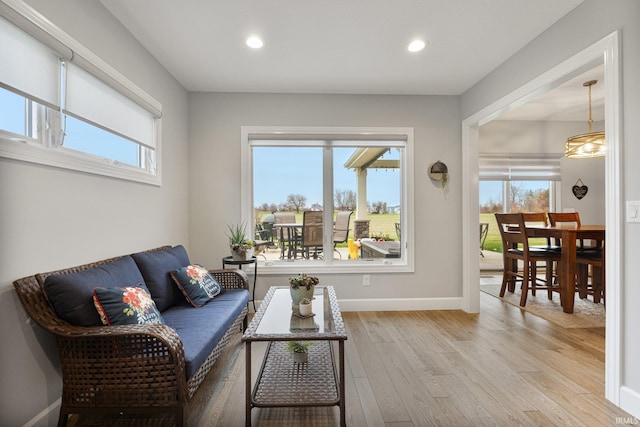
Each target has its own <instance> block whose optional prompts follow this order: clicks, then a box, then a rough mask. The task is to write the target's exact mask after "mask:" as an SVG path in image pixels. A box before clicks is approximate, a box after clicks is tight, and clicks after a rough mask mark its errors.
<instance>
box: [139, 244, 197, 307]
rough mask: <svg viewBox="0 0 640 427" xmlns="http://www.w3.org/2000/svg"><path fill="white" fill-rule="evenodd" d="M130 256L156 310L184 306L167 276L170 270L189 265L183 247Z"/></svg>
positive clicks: (176, 288) (182, 300) (177, 290)
mask: <svg viewBox="0 0 640 427" xmlns="http://www.w3.org/2000/svg"><path fill="white" fill-rule="evenodd" d="M131 256H132V257H133V259H134V260H135V262H136V264H137V265H138V268H140V271H141V272H142V276H143V277H144V282H145V284H146V285H147V288H149V292H151V297H152V298H153V300H154V301H155V303H156V307H158V310H160V311H165V310H166V309H168V308H169V307H173V306H174V305H176V304H181V303H182V304H184V297H183V296H182V294H181V292H180V289H178V287H177V286H176V285H175V284H174V283H173V279H172V278H171V275H170V274H169V272H170V271H171V270H175V269H176V268H181V267H185V266H187V265H189V264H190V263H189V256H188V255H187V251H186V249H185V248H184V246H182V245H178V246H174V247H172V248H167V249H161V250H157V251H151V252H139V253H135V254H133V255H131Z"/></svg>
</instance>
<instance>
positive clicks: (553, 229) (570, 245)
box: [527, 224, 605, 313]
mask: <svg viewBox="0 0 640 427" xmlns="http://www.w3.org/2000/svg"><path fill="white" fill-rule="evenodd" d="M527 234H528V236H529V237H546V238H554V239H560V242H561V246H562V255H561V258H560V261H559V264H560V266H559V267H560V268H559V269H558V270H559V277H558V282H559V285H560V302H561V304H562V310H563V311H564V312H565V313H573V305H574V299H575V290H576V279H575V277H576V255H577V244H576V241H578V240H582V239H592V240H598V241H601V242H604V240H605V226H604V225H581V226H578V225H576V224H556V225H555V226H544V225H527ZM602 251H603V252H602V257H603V259H604V245H603V249H602Z"/></svg>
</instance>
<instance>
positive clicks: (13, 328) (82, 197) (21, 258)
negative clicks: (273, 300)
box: [0, 0, 188, 426]
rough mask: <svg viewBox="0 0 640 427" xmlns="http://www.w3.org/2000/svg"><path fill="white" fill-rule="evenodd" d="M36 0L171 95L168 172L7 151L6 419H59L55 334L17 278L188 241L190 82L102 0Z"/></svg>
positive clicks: (165, 151)
mask: <svg viewBox="0 0 640 427" xmlns="http://www.w3.org/2000/svg"><path fill="white" fill-rule="evenodd" d="M29 4H30V5H32V6H33V7H35V8H36V9H37V10H38V11H40V12H41V13H43V14H45V15H46V16H47V17H48V18H49V19H50V20H51V21H52V22H54V23H55V24H56V25H58V26H59V27H61V28H62V29H63V30H65V31H66V32H68V33H69V34H70V35H71V36H73V37H74V38H76V39H77V40H78V41H80V42H81V43H82V44H84V45H85V47H87V48H89V49H90V50H92V51H93V52H94V53H95V54H97V55H98V56H100V57H101V58H102V59H104V60H105V61H107V62H108V63H109V64H110V65H112V66H113V67H114V68H116V69H117V70H118V71H120V72H121V73H123V74H124V75H125V76H126V77H127V78H129V79H130V80H132V81H133V82H134V83H136V84H137V85H139V86H140V87H142V88H143V89H144V90H145V91H147V92H148V93H149V94H150V95H151V96H153V97H155V98H156V99H157V100H158V101H160V102H161V103H162V105H163V109H164V115H163V117H164V118H163V123H162V130H163V140H162V161H163V178H164V181H163V185H162V187H154V186H150V185H142V184H136V183H132V182H126V181H120V180H116V179H110V178H105V177H100V176H95V175H89V174H84V173H76V172H71V171H67V170H62V169H55V168H51V167H44V166H38V165H34V164H28V163H22V162H19V161H13V160H7V159H0V313H2V321H1V322H0V341H1V342H2V345H0V378H1V380H0V414H1V415H0V419H1V420H0V424H1V425H6V426H19V425H23V424H25V423H27V422H35V425H37V426H45V425H55V424H56V422H57V416H58V409H59V407H58V406H57V404H56V401H57V400H59V398H60V393H61V378H60V375H59V365H58V355H57V350H56V347H55V343H54V340H53V338H52V337H51V336H50V335H49V334H48V333H45V332H44V331H42V330H41V329H40V328H39V327H38V326H34V325H33V324H32V323H30V322H29V323H28V322H27V319H26V315H25V312H24V310H23V308H22V306H21V304H20V302H19V300H18V298H17V296H16V293H15V291H14V289H13V285H12V282H13V281H14V280H16V279H18V278H20V277H24V276H27V275H31V274H34V273H38V272H44V271H50V270H53V269H58V268H64V267H71V266H73V265H79V264H82V263H85V262H90V261H96V260H99V259H103V258H106V257H111V256H117V255H122V254H127V253H132V252H134V251H138V250H143V249H148V248H152V247H156V246H160V245H163V244H178V243H182V244H188V223H187V222H188V216H187V208H188V194H187V193H188V186H187V182H188V181H187V179H188V177H187V162H188V154H187V149H188V144H187V137H188V129H187V93H186V91H185V90H184V89H183V88H182V87H181V86H180V85H178V84H177V83H176V81H175V80H174V79H173V78H172V77H171V76H170V75H169V74H168V73H167V72H166V71H165V70H164V69H163V68H162V67H160V65H159V64H158V63H157V61H156V60H155V59H153V58H152V57H151V56H150V55H149V53H148V52H146V51H145V50H144V49H143V48H142V47H141V46H140V45H139V44H138V43H137V42H136V41H135V40H134V39H133V38H132V37H131V35H130V34H129V33H128V32H126V31H125V30H124V29H123V28H122V27H121V26H120V24H118V23H117V22H116V21H115V20H114V19H113V18H112V17H111V15H110V14H108V12H107V11H106V10H105V9H104V8H103V7H102V6H101V5H100V3H99V2H97V1H82V0H75V1H72V0H56V1H55V2H52V1H50V0H32V1H29ZM50 406H51V407H50ZM48 407H50V408H49V409H50V411H49V412H48V411H47V408H48ZM41 412H42V418H40V416H38V414H40V413H41Z"/></svg>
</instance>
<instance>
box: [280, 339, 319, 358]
mask: <svg viewBox="0 0 640 427" xmlns="http://www.w3.org/2000/svg"><path fill="white" fill-rule="evenodd" d="M312 345H315V342H313V341H287V344H286V349H287V351H288V352H289V353H291V354H292V356H293V361H294V362H295V363H307V362H308V361H309V347H311V346H312Z"/></svg>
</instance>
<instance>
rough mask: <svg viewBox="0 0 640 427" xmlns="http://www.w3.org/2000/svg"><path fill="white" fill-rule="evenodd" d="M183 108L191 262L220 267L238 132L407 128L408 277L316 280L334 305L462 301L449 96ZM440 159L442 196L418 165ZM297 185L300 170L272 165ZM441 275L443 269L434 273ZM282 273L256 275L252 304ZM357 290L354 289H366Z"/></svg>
mask: <svg viewBox="0 0 640 427" xmlns="http://www.w3.org/2000/svg"><path fill="white" fill-rule="evenodd" d="M189 101H190V102H189V108H190V116H189V119H190V125H189V133H190V143H191V148H192V149H191V158H190V168H189V169H190V172H191V175H190V182H191V185H190V189H191V194H190V209H189V214H190V219H189V224H190V239H189V240H190V243H191V253H192V257H193V258H195V259H198V260H201V262H203V263H206V265H207V266H209V267H215V266H217V267H220V262H221V261H220V260H221V258H222V257H224V256H226V255H228V247H227V243H226V242H227V239H226V237H225V231H226V225H225V224H229V223H234V222H237V221H238V219H239V218H240V198H239V192H240V127H241V126H243V125H245V126H254V125H255V126H258V125H272V126H407V127H413V128H414V130H415V135H414V136H415V149H414V158H413V159H409V160H410V161H413V162H414V169H415V187H414V188H415V223H416V229H415V253H416V267H415V274H413V273H412V274H408V273H404V274H380V275H373V276H372V277H371V287H370V288H363V287H362V275H361V274H360V275H356V274H353V275H340V276H336V275H334V276H329V275H322V277H321V279H322V280H323V282H325V283H331V284H333V285H335V286H336V291H337V293H338V297H339V298H340V299H343V300H344V299H362V298H373V299H390V298H424V299H429V298H433V299H436V298H449V297H453V298H459V297H461V295H462V288H461V271H460V269H459V268H456V267H455V266H456V265H459V263H460V260H461V258H460V257H461V254H460V251H459V244H460V243H459V242H460V241H461V238H462V237H461V230H460V221H461V212H460V209H461V198H460V189H461V181H460V163H461V160H460V154H461V153H460V139H461V129H460V115H459V106H458V101H459V98H458V97H442V96H373V95H372V96H350V95H273V94H226V93H193V94H190V96H189ZM438 159H440V160H441V161H443V162H445V163H447V165H448V167H449V172H450V175H451V178H450V182H449V184H450V185H449V192H447V193H443V192H442V190H441V189H440V188H439V187H437V186H434V185H433V184H432V182H431V180H430V179H429V178H428V176H427V171H426V169H427V165H429V164H431V163H433V162H434V161H436V160H438ZM273 173H288V174H291V179H296V177H297V176H298V174H304V166H301V165H294V164H288V163H287V160H286V159H282V163H280V164H277V165H274V171H273ZM443 265H444V266H447V268H442V266H443ZM283 283H286V276H281V277H275V276H266V277H265V276H264V275H263V276H261V275H260V272H258V289H257V291H256V297H257V299H258V300H260V299H262V298H263V297H264V294H265V293H266V290H267V289H268V287H269V286H270V285H276V284H280V285H282V284H283ZM365 290H366V292H363V291H365Z"/></svg>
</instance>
